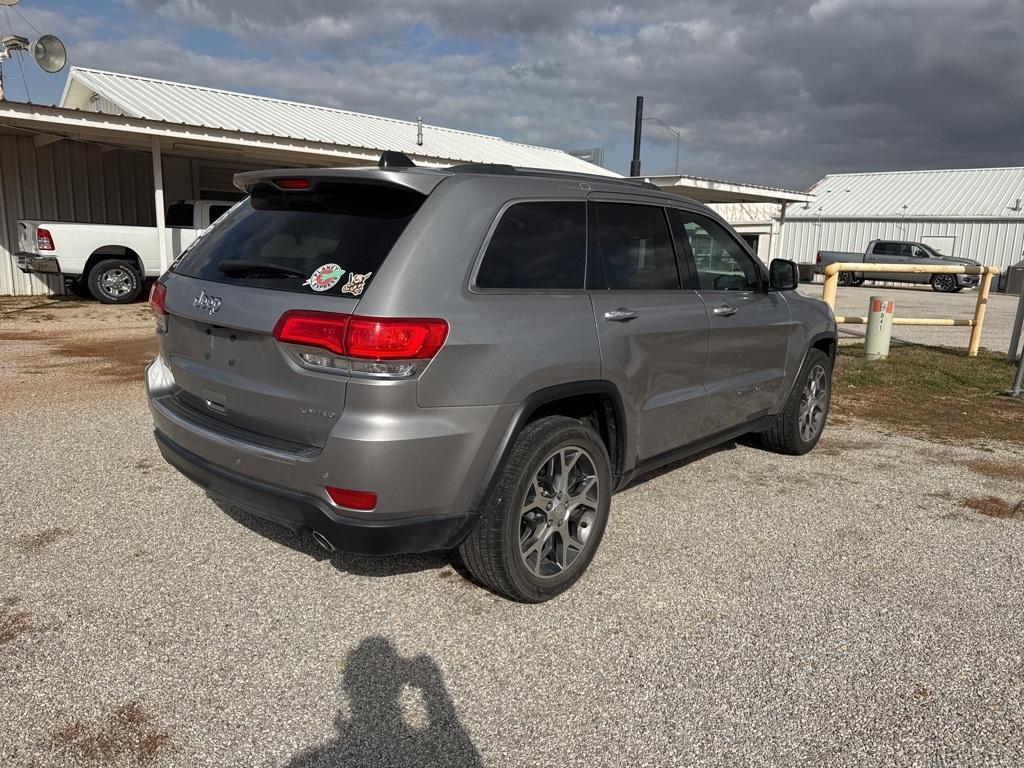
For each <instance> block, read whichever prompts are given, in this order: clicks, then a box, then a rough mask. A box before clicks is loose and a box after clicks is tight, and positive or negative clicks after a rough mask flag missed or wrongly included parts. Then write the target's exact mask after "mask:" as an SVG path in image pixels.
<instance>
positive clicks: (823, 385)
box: [797, 363, 828, 442]
mask: <svg viewBox="0 0 1024 768" xmlns="http://www.w3.org/2000/svg"><path fill="white" fill-rule="evenodd" d="M827 402H828V375H827V374H826V373H825V366H823V365H822V364H821V363H818V364H816V365H815V366H814V367H813V368H811V370H810V373H808V374H807V380H806V381H805V382H804V389H803V393H802V396H801V398H800V415H799V417H798V419H797V423H798V425H799V427H800V437H801V438H803V440H804V442H809V441H811V440H813V439H814V438H815V437H817V436H818V433H819V432H821V428H822V426H824V424H825V406H826V403H827Z"/></svg>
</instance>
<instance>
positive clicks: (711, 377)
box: [146, 153, 836, 602]
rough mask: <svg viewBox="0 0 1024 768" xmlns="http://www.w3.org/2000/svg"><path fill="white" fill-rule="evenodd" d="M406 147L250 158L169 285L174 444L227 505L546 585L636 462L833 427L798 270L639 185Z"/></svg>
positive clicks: (820, 332)
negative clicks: (321, 163) (353, 161)
mask: <svg viewBox="0 0 1024 768" xmlns="http://www.w3.org/2000/svg"><path fill="white" fill-rule="evenodd" d="M389 154H390V153H389ZM399 158H400V160H401V162H402V163H403V165H402V167H394V166H393V165H390V164H389V163H392V162H394V158H393V156H392V158H391V159H390V160H387V159H385V158H382V162H383V163H385V165H384V167H373V168H358V169H351V168H350V169H317V170H309V171H302V172H297V171H295V170H290V171H267V172H252V173H244V174H240V175H239V176H237V177H236V184H237V185H238V186H239V187H240V188H241V189H244V190H245V191H246V192H248V194H249V197H248V198H247V199H246V200H245V201H243V203H241V204H240V205H239V206H238V207H237V208H235V209H234V210H233V211H232V212H231V213H229V214H227V215H226V216H225V217H224V218H223V219H222V220H221V221H220V222H218V224H217V226H216V227H214V228H213V229H212V230H211V231H210V232H209V233H207V234H206V235H205V236H204V237H203V238H202V239H201V240H199V241H198V242H197V243H196V244H195V246H194V247H193V248H192V249H190V250H189V251H188V252H186V253H185V254H183V255H182V257H181V258H180V259H179V260H178V261H177V262H175V264H174V265H173V266H172V267H171V269H170V270H169V271H168V272H167V274H166V275H164V276H163V277H161V278H160V280H159V281H158V282H157V283H155V284H154V286H153V290H152V294H151V305H152V307H153V310H154V312H155V314H156V317H157V336H158V340H159V354H158V356H157V358H156V359H155V360H154V362H153V363H152V364H151V365H150V367H149V368H148V369H147V375H146V378H147V388H148V393H149V402H150V406H151V409H152V413H153V421H154V425H155V437H156V441H157V444H158V446H159V448H160V451H161V452H162V453H163V456H164V457H165V459H166V460H167V461H168V462H169V463H170V464H172V465H173V466H174V467H176V468H177V469H178V470H179V471H181V472H182V473H183V474H184V475H185V476H187V477H188V478H190V479H192V480H193V481H194V482H196V483H197V484H199V485H200V486H202V487H204V488H205V489H207V492H208V494H209V495H211V496H212V497H213V498H214V499H219V500H222V501H223V502H225V503H227V504H228V505H232V506H236V507H241V508H243V509H248V510H250V511H252V512H254V513H255V514H257V515H261V516H264V517H267V518H270V519H272V520H276V521H278V522H280V523H282V524H284V525H286V526H288V527H290V528H292V529H294V530H311V531H312V535H313V538H314V539H316V541H317V542H318V543H319V544H320V545H321V546H322V547H324V548H325V549H327V550H331V551H333V550H335V549H340V550H347V551H351V552H362V553H372V554H386V553H399V552H421V551H431V550H453V549H458V551H459V553H460V556H461V559H462V562H463V563H464V564H465V566H466V568H467V569H468V570H469V572H470V574H472V576H473V577H474V578H475V579H476V580H478V581H479V582H480V583H482V584H483V585H485V586H487V587H489V588H490V589H492V590H494V591H495V592H497V593H499V594H502V595H505V596H507V597H510V598H512V599H515V600H521V601H526V602H539V601H542V600H547V599H549V598H551V597H554V596H555V595H557V594H559V593H560V592H562V591H563V590H565V589H567V588H568V587H569V586H570V585H572V584H573V583H574V582H575V581H576V580H577V579H578V578H579V577H580V575H581V574H582V573H583V571H584V569H585V568H586V567H587V565H588V564H589V563H590V562H591V559H592V558H593V557H594V553H595V551H596V550H597V547H598V544H599V542H600V541H601V537H602V535H603V534H604V531H605V524H606V522H607V520H608V514H609V508H610V502H611V495H612V493H613V492H615V491H618V490H621V489H622V488H624V487H625V486H626V485H627V484H628V483H629V482H630V481H631V480H632V479H633V478H635V477H637V476H638V475H640V474H641V473H643V472H647V471H649V470H651V469H653V468H655V467H659V466H663V465H664V464H666V463H668V462H671V461H675V460H678V459H679V458H681V457H684V456H686V455H690V454H693V453H695V452H698V451H701V450H704V449H706V448H708V447H710V446H713V445H716V444H719V443H722V442H725V441H728V440H731V439H733V438H736V437H738V436H740V435H743V434H747V433H757V434H759V435H760V436H761V439H762V441H763V443H764V445H766V446H767V447H768V448H769V449H771V450H774V451H778V452H780V453H789V454H802V453H806V452H807V451H809V450H811V449H812V448H813V447H814V445H815V444H816V443H817V441H818V438H819V437H820V435H821V432H822V429H823V428H824V425H825V420H826V417H827V414H828V409H829V398H830V393H831V375H832V364H833V359H834V356H835V351H836V324H835V318H834V316H833V315H832V311H831V309H830V308H829V307H828V306H827V305H825V304H824V303H823V302H821V301H819V300H817V299H812V298H809V297H805V296H802V295H800V294H799V293H798V292H796V291H795V290H794V289H795V288H796V284H797V269H796V264H794V263H793V262H791V261H785V260H782V259H776V260H775V261H773V262H772V264H771V268H770V269H766V268H765V267H764V266H763V265H762V264H761V262H759V261H758V260H757V258H756V257H755V256H754V255H753V254H752V253H751V252H750V251H749V249H748V248H747V246H746V245H745V244H743V242H742V241H741V240H740V239H739V238H738V237H737V236H736V234H735V233H734V232H733V231H732V229H730V227H729V225H728V224H726V223H725V222H724V221H723V220H722V219H721V218H720V217H719V216H718V215H717V214H715V213H714V212H713V211H711V210H710V209H708V208H707V207H705V206H703V205H700V204H699V203H695V202H693V201H690V200H686V199H683V198H680V197H677V196H675V195H670V194H667V193H664V192H662V191H660V190H659V189H657V188H656V187H654V186H653V185H650V184H646V183H643V182H639V181H634V180H628V179H609V178H607V177H601V176H591V175H586V174H569V173H560V172H553V171H539V170H530V169H515V168H512V167H508V166H486V165H485V166H482V165H466V166H455V167H452V168H443V169H425V168H416V167H406V166H411V163H410V162H409V161H408V159H407V158H404V156H399ZM730 503H731V502H730V500H729V499H727V498H723V499H722V504H723V505H724V506H728V505H729V504H730ZM620 531H622V532H623V533H622V535H628V533H626V532H627V531H628V525H627V526H625V527H624V528H621V529H620ZM666 546H671V545H670V544H668V545H666ZM649 556H650V557H665V556H669V557H671V556H672V555H669V554H667V553H666V552H664V551H662V552H657V553H650V554H649Z"/></svg>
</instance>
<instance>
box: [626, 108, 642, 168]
mask: <svg viewBox="0 0 1024 768" xmlns="http://www.w3.org/2000/svg"><path fill="white" fill-rule="evenodd" d="M643 125H644V97H643V96H637V97H636V122H635V123H634V124H633V162H631V163H630V164H629V175H630V176H639V175H640V137H641V135H642V132H643Z"/></svg>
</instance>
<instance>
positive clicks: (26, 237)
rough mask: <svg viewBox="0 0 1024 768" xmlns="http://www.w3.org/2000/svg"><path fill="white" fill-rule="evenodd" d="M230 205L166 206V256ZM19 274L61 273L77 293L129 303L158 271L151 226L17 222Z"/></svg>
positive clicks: (200, 202) (223, 202)
mask: <svg viewBox="0 0 1024 768" xmlns="http://www.w3.org/2000/svg"><path fill="white" fill-rule="evenodd" d="M233 205H234V203H233V202H231V201H228V200H182V201H180V202H177V203H173V204H171V205H170V206H169V207H168V209H167V219H166V223H167V253H168V259H169V260H171V261H172V260H173V259H174V257H175V256H177V255H178V254H179V253H181V252H182V251H183V250H185V249H186V248H188V247H189V246H190V245H191V244H192V242H193V241H194V240H195V239H196V238H197V237H199V235H200V234H202V232H203V231H204V230H205V229H206V228H207V227H209V226H210V225H211V224H212V223H213V222H214V221H216V220H217V219H218V218H219V217H220V216H222V215H223V214H224V213H226V212H227V211H228V210H229V209H230V208H231V206H233ZM15 258H16V260H17V264H18V269H20V270H21V271H22V272H38V273H43V274H59V275H63V276H64V281H65V284H67V286H68V287H69V288H70V289H71V290H72V291H73V292H74V293H76V294H78V295H80V296H92V297H93V298H95V299H98V300H99V301H101V302H103V303H104V304H127V303H129V302H132V301H135V300H136V299H138V298H139V296H141V295H142V293H143V289H144V286H145V279H146V278H147V277H158V276H159V275H160V243H159V241H158V240H157V233H156V228H155V227H122V226H117V225H113V224H73V223H70V222H60V221H40V220H36V219H21V220H20V221H18V251H17V253H16V254H15Z"/></svg>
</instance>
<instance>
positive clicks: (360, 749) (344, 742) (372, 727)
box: [288, 637, 482, 768]
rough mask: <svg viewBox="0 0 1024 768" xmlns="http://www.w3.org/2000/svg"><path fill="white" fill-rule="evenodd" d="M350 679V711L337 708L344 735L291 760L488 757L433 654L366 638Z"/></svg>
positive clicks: (384, 762) (330, 764) (352, 659)
mask: <svg viewBox="0 0 1024 768" xmlns="http://www.w3.org/2000/svg"><path fill="white" fill-rule="evenodd" d="M343 685H344V689H345V695H346V696H347V698H348V702H349V712H348V716H347V717H346V715H345V713H344V712H339V713H338V716H337V718H336V719H335V721H334V724H335V727H336V728H337V729H338V733H337V736H335V737H334V738H333V739H331V740H329V741H326V742H324V743H323V744H320V745H318V746H315V747H312V748H310V749H306V750H304V751H302V752H300V753H298V754H297V755H295V756H294V757H293V758H292V760H291V761H290V762H289V763H288V768H342V767H343V768H363V766H366V767H367V768H368V767H369V766H376V767H379V766H395V767H396V768H403V767H404V766H410V768H411V767H412V766H417V767H419V766H450V767H451V768H473V767H474V766H481V765H482V763H481V760H480V753H479V752H477V750H476V747H475V746H473V742H472V740H471V739H470V738H469V734H467V733H466V731H465V729H463V727H462V724H461V723H460V722H459V718H458V715H457V714H456V712H455V706H454V704H453V703H452V700H451V698H450V697H449V695H448V691H447V689H446V688H445V685H444V681H443V680H442V678H441V670H440V669H439V668H438V666H437V664H436V663H435V662H434V660H433V659H431V658H430V657H429V656H427V655H425V654H424V655H420V656H416V657H414V658H412V659H405V658H402V657H401V656H399V655H398V654H397V653H396V652H395V649H394V648H393V647H392V645H391V643H390V641H388V640H387V639H386V638H383V637H369V638H366V639H365V640H363V641H362V642H361V643H360V644H359V647H358V648H356V649H355V650H354V651H352V652H351V653H350V654H349V657H348V660H347V663H346V667H345V675H344V680H343ZM417 698H418V700H419V701H418V703H419V705H420V706H418V707H417V706H414V705H412V704H411V702H412V701H413V700H415V699H417Z"/></svg>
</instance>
